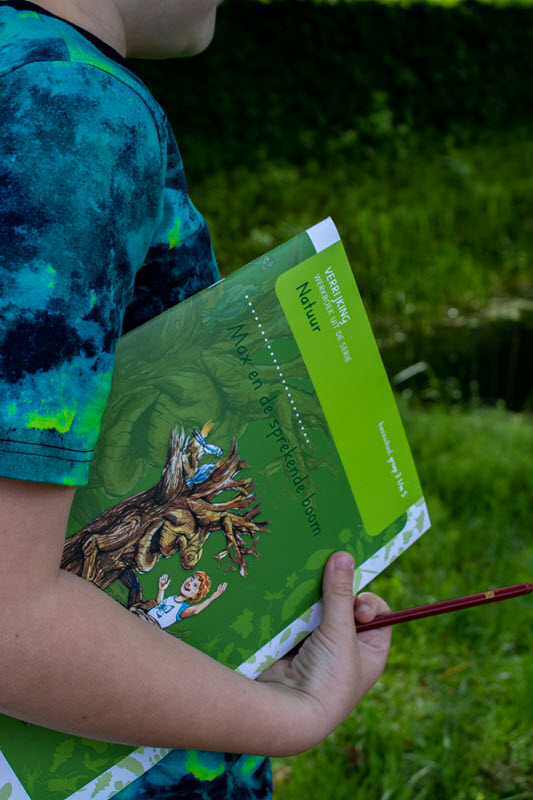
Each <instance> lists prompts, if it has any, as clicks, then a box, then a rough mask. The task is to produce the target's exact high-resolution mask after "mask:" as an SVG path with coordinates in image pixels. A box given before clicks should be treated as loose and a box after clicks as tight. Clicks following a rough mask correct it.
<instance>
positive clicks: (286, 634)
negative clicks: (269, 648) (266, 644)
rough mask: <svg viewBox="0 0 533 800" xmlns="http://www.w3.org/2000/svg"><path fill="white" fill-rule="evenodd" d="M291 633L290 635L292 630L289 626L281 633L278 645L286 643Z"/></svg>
mask: <svg viewBox="0 0 533 800" xmlns="http://www.w3.org/2000/svg"><path fill="white" fill-rule="evenodd" d="M291 633H292V628H291V627H290V626H289V627H288V628H287V629H286V630H284V631H283V633H282V634H281V639H280V640H279V643H280V644H282V643H283V642H285V641H287V639H288V638H289V636H290V635H291Z"/></svg>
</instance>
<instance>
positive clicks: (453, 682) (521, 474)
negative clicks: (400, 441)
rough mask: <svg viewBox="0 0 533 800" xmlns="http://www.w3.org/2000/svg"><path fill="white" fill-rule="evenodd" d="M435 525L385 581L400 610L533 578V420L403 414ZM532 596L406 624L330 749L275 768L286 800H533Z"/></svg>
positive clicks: (495, 412)
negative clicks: (375, 681)
mask: <svg viewBox="0 0 533 800" xmlns="http://www.w3.org/2000/svg"><path fill="white" fill-rule="evenodd" d="M403 417H404V420H405V424H406V428H407V433H408V436H409V439H410V441H411V444H412V447H413V451H414V455H415V460H416V462H417V464H418V467H419V472H420V478H421V481H422V485H423V486H424V488H425V492H426V495H427V498H428V504H429V509H430V515H431V517H432V529H431V530H430V531H429V532H428V533H427V534H425V536H424V537H423V539H422V540H421V541H420V542H418V543H416V544H415V545H414V546H413V547H412V548H411V549H410V550H409V551H408V552H407V553H406V554H404V555H403V556H402V557H401V558H400V559H399V560H398V561H397V562H396V563H395V564H394V565H392V566H391V567H390V568H389V569H388V570H387V571H386V572H385V573H384V574H383V575H382V576H380V577H379V578H378V579H377V580H376V581H375V582H374V584H373V586H372V589H373V590H374V591H376V592H378V593H380V594H382V595H383V596H384V597H385V598H386V599H387V600H388V602H389V603H390V605H391V606H392V607H393V608H401V607H408V606H410V605H417V604H419V603H421V602H431V601H434V600H437V599H443V598H446V597H453V596H456V595H460V594H469V593H472V592H475V591H481V590H483V589H485V588H491V587H496V586H501V585H508V584H511V583H521V582H523V581H528V580H529V581H531V576H532V575H533V542H532V538H531V530H532V523H533V512H532V508H533V502H532V501H533V496H532V490H531V474H532V471H533V426H532V424H531V420H530V419H529V418H527V417H525V416H520V415H511V414H509V413H507V412H505V411H503V410H499V409H475V410H461V411H457V410H456V411H454V412H453V413H451V412H449V411H446V410H444V409H434V410H433V411H432V412H430V413H427V412H424V411H419V410H414V409H408V408H405V409H404V410H403ZM530 621H531V596H526V597H524V598H519V599H515V600H510V601H505V602H503V603H500V604H497V605H495V606H487V607H483V608H477V609H471V610H469V611H461V612H455V613H454V614H449V615H445V616H442V617H437V618H433V619H432V620H421V621H418V622H414V623H410V624H408V625H403V626H400V627H398V628H396V630H395V631H394V635H393V646H392V650H391V655H390V658H389V662H388V665H387V669H386V671H385V674H384V676H383V678H382V680H381V681H380V682H379V683H378V685H377V686H376V687H375V688H374V689H373V690H372V692H371V693H370V694H369V695H368V696H367V697H366V698H365V699H364V701H363V702H362V703H361V704H360V706H359V707H358V708H357V709H356V710H355V711H354V712H353V714H352V715H351V716H350V717H349V718H348V720H347V721H346V722H345V723H344V724H343V725H342V726H341V727H340V728H339V729H338V730H337V732H336V733H335V734H333V735H332V736H331V737H330V738H329V739H328V740H327V741H326V742H325V743H323V744H322V745H321V746H319V747H318V748H316V749H315V750H313V751H310V752H309V753H307V754H304V755H302V756H299V757H296V758H293V759H285V760H281V759H280V760H276V761H275V762H274V776H275V787H276V792H275V797H276V800H293V798H294V799H296V798H300V797H302V796H303V795H304V794H309V793H312V795H313V796H315V797H317V796H320V797H321V798H323V799H324V800H327V798H335V800H344V798H350V800H354V798H364V800H388V798H394V800H415V798H416V800H426V798H427V800H435V799H436V798H439V799H440V798H442V799H443V800H444V799H446V800H447V799H448V798H450V799H451V798H453V800H504V798H506V800H528V799H531V798H533V731H532V727H531V720H532V719H533V664H532V660H531V651H532V648H533V631H532V630H531V624H530Z"/></svg>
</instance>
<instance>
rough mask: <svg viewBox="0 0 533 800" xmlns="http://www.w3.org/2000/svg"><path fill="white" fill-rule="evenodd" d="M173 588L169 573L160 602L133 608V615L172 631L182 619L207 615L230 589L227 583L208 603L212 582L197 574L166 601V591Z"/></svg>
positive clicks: (164, 577) (163, 578) (162, 581)
mask: <svg viewBox="0 0 533 800" xmlns="http://www.w3.org/2000/svg"><path fill="white" fill-rule="evenodd" d="M169 586H170V578H169V577H168V575H167V574H166V573H165V574H164V575H161V577H160V578H159V584H158V589H159V591H158V592H157V597H156V599H155V600H148V601H147V602H141V603H136V604H135V605H133V606H131V607H130V611H133V613H135V614H137V615H138V616H142V617H143V618H144V619H146V618H147V617H148V621H150V622H155V623H156V624H157V625H158V626H159V627H160V628H168V627H169V625H173V624H174V623H175V622H179V621H180V620H181V619H186V618H187V617H194V616H196V615H197V614H199V613H200V612H201V611H204V610H205V609H206V608H207V607H208V606H209V605H211V603H212V602H213V600H216V599H217V597H220V596H221V595H222V594H224V592H225V591H226V589H227V588H228V584H227V583H221V584H219V586H217V588H216V589H215V591H214V592H213V594H212V595H211V596H210V597H207V599H206V600H204V597H206V595H207V594H208V593H209V589H210V588H211V579H210V577H209V575H208V574H207V572H204V571H203V570H197V571H196V572H195V573H194V575H190V576H189V577H188V578H186V579H185V580H184V581H183V583H182V584H181V588H180V591H179V594H175V595H173V596H171V597H167V598H165V590H166V589H168V587H169ZM201 601H203V602H201ZM139 612H140V613H139Z"/></svg>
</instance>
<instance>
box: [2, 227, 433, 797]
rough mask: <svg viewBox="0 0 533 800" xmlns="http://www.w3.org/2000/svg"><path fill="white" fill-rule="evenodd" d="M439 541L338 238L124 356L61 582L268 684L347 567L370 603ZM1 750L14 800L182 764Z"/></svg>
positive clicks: (252, 270)
mask: <svg viewBox="0 0 533 800" xmlns="http://www.w3.org/2000/svg"><path fill="white" fill-rule="evenodd" d="M428 527H429V519H428V514H427V509H426V505H425V502H424V498H423V495H422V490H421V488H420V484H419V481H418V477H417V473H416V469H415V466H414V463H413V459H412V456H411V453H410V450H409V446H408V443H407V440H406V437H405V433H404V430H403V427H402V423H401V420H400V417H399V414H398V410H397V408H396V404H395V401H394V397H393V394H392V391H391V389H390V386H389V383H388V380H387V377H386V373H385V370H384V367H383V364H382V362H381V358H380V356H379V352H378V349H377V346H376V342H375V340H374V336H373V334H372V331H371V328H370V324H369V322H368V319H367V316H366V313H365V310H364V307H363V303H362V301H361V298H360V295H359V292H358V290H357V287H356V284H355V281H354V278H353V275H352V271H351V269H350V265H349V263H348V260H347V258H346V254H345V252H344V249H343V246H342V243H341V241H340V238H339V235H338V233H337V230H336V228H335V226H334V224H333V222H332V221H331V219H327V220H324V221H323V222H321V223H319V224H318V225H315V226H314V227H313V228H311V229H309V230H308V231H306V232H305V233H302V234H300V235H299V236H296V237H295V238H294V239H291V240H290V241H289V242H287V243H286V244H284V245H281V246H280V247H278V248H276V249H275V250H273V251H272V252H270V253H268V254H267V255H264V256H262V257H261V258H258V259H257V260H256V261H254V262H252V263H251V264H249V265H247V266H246V267H244V268H242V269H241V270H239V271H237V272H235V273H233V274H232V275H231V276H230V277H228V278H226V279H225V280H223V281H220V282H219V283H217V284H215V285H214V286H212V287H210V288H209V289H206V290H204V291H203V292H200V293H199V294H197V295H195V296H194V297H191V298H189V299H188V300H186V301H184V302H183V303H181V304H180V305H179V306H176V307H175V308H172V309H170V310H169V311H167V312H165V313H164V314H161V315H160V316H159V317H156V318H155V319H153V320H151V321H150V322H148V323H146V324H145V325H143V326H141V327H140V328H138V329H136V330H134V331H132V332H131V333H129V334H127V335H126V336H124V337H123V338H122V339H121V341H120V343H119V346H118V349H117V355H116V363H115V369H114V375H113V386H112V390H111V394H110V397H109V401H108V403H107V407H106V410H105V414H104V417H103V420H102V425H101V429H100V436H99V440H98V444H97V448H96V451H95V457H94V461H93V464H92V467H91V472H90V478H89V483H88V485H87V486H86V487H83V488H82V489H80V490H78V491H77V493H76V497H75V501H74V505H73V507H72V511H71V515H70V519H69V527H68V532H67V540H66V543H65V549H64V554H63V561H62V567H63V568H64V569H67V570H69V571H71V572H73V573H75V574H77V575H81V576H83V577H84V578H86V579H87V580H90V581H92V582H93V583H95V584H96V585H97V586H99V587H100V588H101V589H103V590H104V591H106V592H108V593H109V594H110V595H111V596H112V597H114V598H115V599H116V600H117V602H120V603H122V604H123V605H124V606H126V607H128V608H129V609H130V610H131V612H132V613H135V614H136V615H137V616H138V617H140V619H142V620H143V624H152V625H158V626H159V627H161V628H164V629H165V631H167V632H168V633H169V634H170V635H174V636H177V637H179V638H181V639H183V640H184V641H186V642H187V643H189V644H190V645H192V646H193V647H197V648H199V649H201V650H203V651H204V652H206V653H208V654H209V655H211V656H213V657H214V658H216V659H218V660H219V661H222V662H223V663H225V664H226V665H228V666H229V667H231V668H232V669H238V670H240V671H241V672H243V673H244V674H246V675H248V676H249V677H252V678H253V677H255V676H256V675H257V674H259V672H261V671H262V670H263V669H265V668H266V667H267V666H268V665H269V664H271V663H272V662H273V661H274V660H275V659H277V658H279V657H281V656H282V655H284V654H285V653H286V652H287V651H288V650H289V649H290V648H291V647H293V646H294V644H296V643H297V642H298V641H300V640H301V639H302V638H303V637H304V636H305V635H307V634H308V633H309V632H310V631H311V630H313V628H314V627H316V625H317V624H318V622H319V620H320V602H319V598H320V584H321V576H322V571H323V568H324V565H325V563H326V560H327V558H328V557H329V555H330V554H331V553H332V552H334V551H335V550H339V549H343V550H348V551H350V552H351V553H352V554H353V555H354V557H355V560H356V572H355V580H354V590H359V589H361V588H362V587H363V586H365V585H366V584H367V583H368V582H369V581H370V580H371V579H372V578H373V577H374V576H375V575H376V574H378V573H379V572H381V571H382V570H383V569H384V568H385V567H386V566H387V565H388V564H390V563H391V562H392V561H393V560H394V559H395V558H396V557H397V556H398V555H400V554H401V553H402V552H403V551H404V550H405V549H406V548H407V547H408V546H409V545H410V544H411V543H412V542H413V541H414V540H415V539H417V538H418V537H419V536H420V535H421V534H422V533H423V532H424V531H425V530H427V528H428ZM0 737H1V740H0V750H1V752H0V776H1V780H0V799H1V800H7V799H8V798H10V800H19V799H21V798H25V800H27V798H30V800H45V798H46V800H66V798H76V800H82V799H83V800H85V798H87V799H88V798H100V799H101V800H104V799H105V798H109V797H112V796H113V794H115V793H116V792H117V791H119V790H120V789H121V788H122V787H123V786H125V785H126V784H127V783H129V782H130V781H131V780H133V779H135V778H136V777H138V776H139V775H140V774H142V772H143V771H145V770H146V769H149V768H150V767H151V766H152V765H153V764H155V763H156V762H157V761H158V760H159V759H160V758H162V757H163V756H164V755H165V754H166V753H167V752H168V750H165V749H163V748H146V747H145V748H138V749H133V748H131V747H125V746H122V745H112V744H106V743H102V742H94V741H90V740H85V739H76V738H74V737H71V736H66V735H64V734H60V733H56V732H51V731H48V730H46V729H43V728H39V727H37V726H26V725H25V724H24V723H22V722H20V721H18V720H13V719H10V718H7V717H2V718H1V724H0Z"/></svg>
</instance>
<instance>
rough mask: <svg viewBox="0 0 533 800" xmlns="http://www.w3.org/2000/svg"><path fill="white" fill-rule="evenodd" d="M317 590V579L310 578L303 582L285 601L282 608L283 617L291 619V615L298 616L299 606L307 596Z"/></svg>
mask: <svg viewBox="0 0 533 800" xmlns="http://www.w3.org/2000/svg"><path fill="white" fill-rule="evenodd" d="M315 590H316V581H313V580H309V581H304V582H303V583H301V584H300V585H299V586H298V588H297V589H295V590H294V592H293V593H292V594H291V595H290V596H289V597H288V598H287V599H286V600H285V602H284V603H283V608H282V609H281V618H282V619H290V618H291V617H294V616H296V612H297V610H298V607H299V606H300V605H301V604H302V603H303V601H304V600H305V598H306V597H308V596H310V595H311V594H312V593H313V592H314V591H315Z"/></svg>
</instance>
